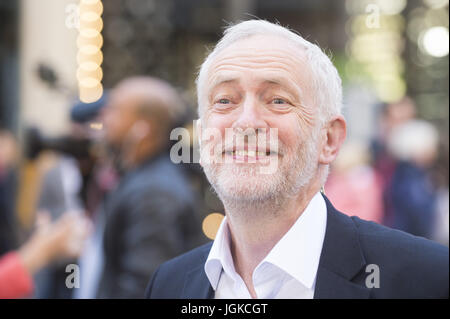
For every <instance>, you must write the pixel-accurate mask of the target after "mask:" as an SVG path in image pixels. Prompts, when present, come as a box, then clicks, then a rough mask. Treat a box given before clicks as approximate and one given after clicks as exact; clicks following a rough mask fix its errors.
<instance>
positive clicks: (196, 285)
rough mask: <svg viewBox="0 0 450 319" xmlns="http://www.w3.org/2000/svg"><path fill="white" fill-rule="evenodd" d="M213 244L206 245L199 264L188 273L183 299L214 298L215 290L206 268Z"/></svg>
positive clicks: (182, 294)
mask: <svg viewBox="0 0 450 319" xmlns="http://www.w3.org/2000/svg"><path fill="white" fill-rule="evenodd" d="M211 246H212V244H211V245H208V246H206V249H205V251H204V252H203V255H202V257H201V260H200V263H199V265H198V266H197V267H195V268H194V269H191V270H190V271H189V272H188V273H187V274H186V276H185V280H184V287H183V290H182V292H181V296H180V298H181V299H212V298H213V297H214V290H213V288H212V287H211V284H210V282H209V280H208V277H206V273H205V269H204V265H205V262H206V259H207V258H208V254H209V251H210V249H211Z"/></svg>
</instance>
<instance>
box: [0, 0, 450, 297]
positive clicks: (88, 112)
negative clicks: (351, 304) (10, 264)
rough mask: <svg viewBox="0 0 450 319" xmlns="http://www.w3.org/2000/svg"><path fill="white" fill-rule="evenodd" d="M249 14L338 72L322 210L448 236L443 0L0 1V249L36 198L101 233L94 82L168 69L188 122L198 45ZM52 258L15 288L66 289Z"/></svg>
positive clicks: (29, 224)
mask: <svg viewBox="0 0 450 319" xmlns="http://www.w3.org/2000/svg"><path fill="white" fill-rule="evenodd" d="M254 17H257V18H261V19H266V20H269V21H271V22H279V23H280V24H281V25H283V26H288V27H290V28H291V29H294V30H296V31H297V32H299V33H300V34H301V35H302V36H303V37H305V38H306V39H307V40H309V41H311V42H313V43H316V44H318V45H319V46H320V47H321V48H322V49H324V51H325V52H326V53H327V54H329V55H330V56H331V57H332V61H333V63H334V64H335V66H336V67H337V69H338V71H339V73H340V75H341V77H342V79H343V87H344V115H345V117H346V119H347V122H348V128H349V133H348V138H347V142H346V144H345V146H344V147H343V149H342V151H341V152H340V155H339V157H338V159H337V160H336V163H335V164H334V165H333V167H332V170H331V174H330V177H329V180H328V182H327V185H325V193H326V194H327V196H328V197H330V199H331V201H332V202H333V203H334V204H335V206H336V208H338V209H339V210H342V211H345V212H346V213H349V214H350V215H357V216H360V217H361V218H364V219H369V220H373V221H376V222H378V223H381V224H385V225H388V226H390V227H395V228H398V229H401V230H404V231H407V232H410V233H412V234H414V235H418V236H424V237H427V238H429V239H432V240H435V241H438V242H440V243H443V244H445V245H447V246H448V236H449V231H448V225H449V208H448V204H449V203H448V202H449V190H448V185H449V180H448V178H449V170H448V169H449V135H448V133H449V91H448V87H449V83H448V82H449V64H448V63H449V55H448V54H449V33H448V31H449V15H448V0H409V1H407V0H346V1H344V0H342V1H341V0H339V1H336V0H302V1H298V0H189V1H186V0H104V1H100V0H81V1H76V0H40V1H34V0H21V1H16V0H0V258H1V255H3V254H6V253H7V252H10V251H14V250H18V249H20V248H21V247H23V245H25V244H26V243H27V242H29V241H30V238H33V234H34V233H35V231H36V220H37V216H38V215H39V214H37V212H38V211H42V210H44V211H46V212H47V213H48V214H49V215H50V220H53V221H56V220H57V219H58V218H59V217H60V216H62V215H63V214H64V212H66V211H69V210H76V211H81V212H82V213H81V214H82V215H83V216H84V217H86V218H87V219H88V220H90V221H91V222H92V224H93V225H94V226H93V227H92V228H93V229H94V231H93V232H92V233H93V234H95V233H98V234H100V235H98V236H100V237H102V236H104V232H106V231H107V230H108V229H109V228H108V226H106V230H105V225H108V221H107V222H105V221H103V222H101V223H97V218H96V215H97V213H96V212H97V211H98V210H106V211H107V210H108V209H105V208H102V209H99V207H103V204H102V203H104V202H105V201H106V198H107V194H108V193H110V192H112V191H114V190H115V189H116V188H117V185H121V183H123V180H124V176H127V174H126V172H127V170H124V169H123V168H121V167H117V166H116V165H115V164H116V163H115V160H114V158H112V157H111V155H110V153H108V152H107V151H105V149H104V147H102V138H103V133H102V131H103V129H104V126H103V125H104V122H103V119H104V118H103V117H102V114H103V113H105V111H104V109H105V108H108V107H109V104H111V103H112V102H110V101H109V100H108V99H109V92H111V90H112V89H113V88H115V87H116V86H117V85H118V84H120V83H121V81H122V80H124V79H126V78H129V77H135V76H152V77H156V78H160V79H163V80H165V81H168V82H169V83H171V84H172V85H173V86H174V87H175V89H176V90H177V92H178V93H179V94H180V97H181V99H182V100H183V101H184V104H183V105H184V106H185V111H184V112H182V113H183V115H182V116H179V117H177V119H176V120H175V121H174V122H173V123H172V125H173V126H176V125H178V126H180V125H182V126H184V127H186V128H187V129H188V130H190V131H192V120H193V119H194V118H195V116H196V113H195V112H196V95H195V78H196V75H197V71H198V67H199V66H200V64H201V63H202V61H203V59H204V58H205V56H206V53H207V52H208V51H207V50H208V48H211V47H212V46H213V45H214V44H215V43H216V42H217V40H218V39H219V38H220V37H221V35H222V32H223V29H224V27H225V26H226V25H228V24H229V23H233V22H237V21H240V20H246V19H250V18H254ZM106 112H107V111H106ZM175 124H176V125H175ZM189 147H191V148H192V147H193V145H189ZM113 157H114V156H113ZM119 166H120V165H119ZM180 166H182V170H183V173H182V174H184V176H186V177H187V180H188V183H189V187H192V189H193V194H196V195H195V198H196V200H195V207H196V209H195V211H196V213H195V218H194V219H193V220H196V221H197V222H196V223H197V224H196V226H198V227H197V230H196V231H197V232H198V235H199V236H198V237H197V238H196V240H195V242H206V241H207V240H209V239H213V238H214V236H215V232H216V230H217V227H218V225H219V223H220V221H221V218H222V216H223V207H222V205H221V203H220V201H219V200H218V199H217V197H216V196H215V194H214V193H213V192H212V191H211V189H210V187H209V185H208V183H207V181H206V180H205V178H204V177H203V175H202V172H201V169H200V168H199V166H198V164H195V163H194V164H187V163H185V164H182V165H180ZM136 183H138V182H136ZM169 183H170V181H169ZM193 196H194V195H193ZM368 203H369V204H368ZM194 226H195V225H194ZM168 227H170V225H169V226H168ZM173 227H174V229H175V227H178V226H173ZM180 227H181V226H180ZM176 229H178V228H176ZM88 236H90V238H92V237H95V236H94V235H92V234H91V235H88ZM100 237H99V238H100ZM94 242H96V241H95V240H94ZM96 243H97V244H98V245H100V244H101V245H103V244H104V242H103V240H100V239H99V240H98V241H97V242H96ZM99 243H100V244H99ZM95 245H96V244H93V245H92V246H93V247H94V246H95ZM101 245H100V246H101ZM97 249H98V250H95V249H94V250H93V251H94V252H93V253H92V254H93V256H97V255H98V254H100V251H101V250H102V248H97ZM180 249H181V250H180V251H183V250H185V249H184V248H180ZM186 249H187V248H186ZM106 250H107V249H106ZM95 252H97V255H96V253H95ZM81 254H82V255H83V253H81ZM102 254H105V256H106V255H107V254H108V251H106V252H102ZM56 255H58V254H57V253H56ZM66 257H67V256H66ZM72 257H73V256H72ZM166 257H167V258H169V256H166ZM166 257H161V258H162V259H165V258H166ZM80 258H81V257H80ZM89 258H91V257H85V260H91V259H92V258H94V257H92V258H91V259H89ZM114 258H120V257H114ZM50 259H51V260H50ZM94 259H95V258H94ZM102 260H103V261H102V262H103V263H104V264H106V265H108V260H109V259H108V257H104V258H103V259H102ZM79 263H81V262H79ZM55 264H56V266H55ZM66 264H67V262H62V261H60V260H57V258H56V257H55V258H49V260H48V263H46V264H45V265H43V266H42V267H41V268H42V269H39V270H36V271H35V273H33V278H34V290H33V292H32V293H28V296H34V297H37V298H73V297H76V296H73V294H72V292H70V291H69V292H68V291H67V289H65V288H67V285H66V286H65V287H62V288H61V287H60V286H64V278H65V277H66V276H67V273H66V272H65V271H64V267H62V265H66ZM119 264H120V263H119ZM96 267H97V268H98V269H100V270H99V272H98V273H96V274H91V275H92V276H93V277H94V278H97V277H98V278H101V277H102V275H101V272H102V271H101V269H102V266H99V265H98V264H97V266H96ZM82 268H83V267H82ZM94 268H95V267H94ZM138 268H139V267H137V268H136V269H138ZM136 269H134V270H133V271H134V273H136V272H138V271H137V270H136ZM82 273H83V270H82ZM99 273H100V274H99ZM143 276H148V274H143ZM61 278H62V279H61ZM99 280H100V281H101V280H103V279H99ZM55 282H57V283H56V284H55ZM1 285H2V283H1V282H0V286H1ZM99 286H101V284H99ZM92 289H93V290H96V289H99V290H101V289H100V288H98V287H96V288H92ZM111 289H112V288H110V290H111ZM139 289H142V288H139ZM0 291H1V289H0ZM0 296H1V294H0ZM129 296H131V297H133V295H132V294H131V295H128V296H127V295H124V296H120V295H116V296H112V297H129ZM78 297H111V296H107V295H105V296H99V295H98V293H93V292H92V291H91V293H90V294H89V293H88V294H86V295H82V296H78Z"/></svg>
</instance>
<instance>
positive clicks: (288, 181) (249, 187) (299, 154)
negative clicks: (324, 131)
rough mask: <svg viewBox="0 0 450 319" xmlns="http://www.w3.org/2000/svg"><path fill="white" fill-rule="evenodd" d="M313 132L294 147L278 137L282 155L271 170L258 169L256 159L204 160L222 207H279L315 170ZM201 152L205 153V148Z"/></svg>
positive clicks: (299, 190) (259, 165)
mask: <svg viewBox="0 0 450 319" xmlns="http://www.w3.org/2000/svg"><path fill="white" fill-rule="evenodd" d="M314 133H315V132H314ZM314 133H312V134H311V137H310V138H309V139H306V142H304V143H303V144H297V145H296V146H295V149H287V148H286V147H285V146H284V145H283V144H282V143H281V141H278V145H279V150H280V154H282V156H281V157H280V158H279V159H278V167H277V168H276V169H275V170H274V172H273V173H272V174H264V173H261V167H262V165H261V164H259V163H223V160H222V163H214V162H213V163H211V162H208V163H209V164H203V169H204V171H205V175H206V177H207V178H208V180H209V182H210V183H211V185H212V186H213V188H214V189H215V191H216V192H217V195H218V196H219V198H220V199H221V200H222V202H223V203H224V205H225V207H230V208H231V207H234V208H235V209H245V208H253V209H256V208H258V209H262V208H265V209H268V210H273V209H271V208H276V207H278V208H280V207H281V206H282V205H283V203H284V202H285V201H286V200H287V199H289V198H291V197H293V196H296V195H297V194H299V192H301V191H302V189H303V188H304V187H305V186H307V185H308V184H309V183H310V181H311V179H312V178H313V177H314V176H315V174H316V173H317V168H318V163H317V156H318V154H317V146H316V145H317V143H316V141H317V134H314ZM203 148H204V147H203ZM203 148H202V149H203ZM201 154H202V155H201V156H202V157H204V156H206V155H205V154H204V152H201ZM233 210H234V209H233Z"/></svg>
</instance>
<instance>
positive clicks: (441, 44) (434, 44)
mask: <svg viewBox="0 0 450 319" xmlns="http://www.w3.org/2000/svg"><path fill="white" fill-rule="evenodd" d="M448 41H449V37H448V29H447V28H446V27H433V28H430V29H428V30H426V31H425V32H423V33H422V34H421V36H420V38H419V45H420V48H421V49H422V51H424V52H425V53H427V54H429V55H431V56H433V57H437V58H441V57H444V56H446V55H448V50H449V45H448Z"/></svg>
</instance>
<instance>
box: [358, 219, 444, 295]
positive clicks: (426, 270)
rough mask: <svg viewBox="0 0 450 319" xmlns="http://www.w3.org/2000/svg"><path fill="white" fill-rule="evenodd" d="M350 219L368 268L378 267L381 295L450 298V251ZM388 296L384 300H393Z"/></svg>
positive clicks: (389, 229)
mask: <svg viewBox="0 0 450 319" xmlns="http://www.w3.org/2000/svg"><path fill="white" fill-rule="evenodd" d="M351 219H352V220H353V222H354V224H355V226H356V228H357V230H358V234H359V240H360V245H361V248H362V251H363V254H364V257H365V259H366V262H367V264H375V265H377V266H378V267H379V271H380V288H381V289H380V290H379V291H378V292H379V293H381V294H383V292H389V293H393V292H396V293H397V296H399V295H400V296H402V295H403V296H405V297H418V298H423V297H430V298H439V297H443V296H448V280H449V272H448V269H449V250H448V247H445V246H443V245H440V244H438V243H436V242H433V241H431V240H428V239H425V238H423V237H417V236H413V235H411V234H408V233H405V232H403V231H399V230H395V229H391V228H389V227H385V226H382V225H379V224H377V223H374V222H369V221H365V220H362V219H360V218H358V217H354V216H353V217H351ZM383 285H384V287H383ZM389 293H388V294H387V295H382V296H383V297H386V298H389V297H392V296H390V295H389Z"/></svg>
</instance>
